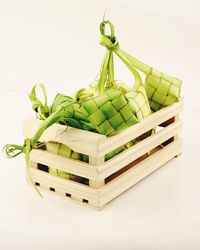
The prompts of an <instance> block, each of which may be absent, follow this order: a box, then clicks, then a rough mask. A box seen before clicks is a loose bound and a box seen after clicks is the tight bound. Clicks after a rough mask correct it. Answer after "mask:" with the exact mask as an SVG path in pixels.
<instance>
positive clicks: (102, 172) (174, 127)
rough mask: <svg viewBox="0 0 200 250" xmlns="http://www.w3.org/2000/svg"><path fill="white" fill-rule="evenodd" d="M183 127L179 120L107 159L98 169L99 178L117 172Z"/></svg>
mask: <svg viewBox="0 0 200 250" xmlns="http://www.w3.org/2000/svg"><path fill="white" fill-rule="evenodd" d="M181 128H182V122H181V121H180V120H177V121H176V122H175V123H172V124H171V125H169V126H168V127H166V128H163V129H162V130H160V131H159V132H157V133H156V134H154V135H151V136H150V137H148V138H146V139H144V140H143V141H141V142H139V143H137V144H136V145H134V146H132V147H131V148H129V149H127V150H126V151H124V152H122V153H121V154H119V155H117V156H115V157H114V158H113V159H111V160H109V161H107V162H106V163H105V164H104V165H101V166H98V167H97V171H98V172H99V179H100V180H101V179H105V178H106V177H108V176H110V175H111V174H113V173H115V172H116V171H118V170H119V169H121V168H123V167H124V166H126V165H127V164H129V163H130V162H132V161H134V160H136V159H137V158H139V157H140V156H142V155H144V154H145V153H147V152H148V151H150V150H152V149H153V148H155V147H157V146H158V145H160V144H161V143H163V142H164V141H166V140H167V139H169V138H171V137H173V136H175V135H177V134H178V133H179V132H180V131H181Z"/></svg>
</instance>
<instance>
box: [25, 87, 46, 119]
mask: <svg viewBox="0 0 200 250" xmlns="http://www.w3.org/2000/svg"><path fill="white" fill-rule="evenodd" d="M36 88H40V89H41V90H42V93H43V97H44V103H42V101H40V99H39V98H38V97H37V94H36ZM29 98H30V100H31V102H32V108H33V110H34V111H35V112H36V113H37V115H38V118H39V119H41V120H45V119H46V117H48V116H49V106H48V105H47V93H46V88H45V86H44V85H43V84H42V83H40V84H36V85H34V86H33V88H32V90H31V92H30V94H29Z"/></svg>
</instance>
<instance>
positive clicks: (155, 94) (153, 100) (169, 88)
mask: <svg viewBox="0 0 200 250" xmlns="http://www.w3.org/2000/svg"><path fill="white" fill-rule="evenodd" d="M107 24H108V25H109V27H110V29H111V33H113V34H114V26H113V24H112V23H111V22H110V21H103V22H102V23H101V25H100V31H101V39H100V44H101V45H103V46H105V47H106V48H107V49H108V50H110V51H112V52H114V53H115V54H116V55H118V56H119V57H120V58H121V60H122V61H123V62H124V63H125V64H126V65H127V67H128V68H129V69H130V70H133V69H138V70H139V71H141V72H143V73H144V74H145V75H146V78H145V90H146V93H147V96H148V99H149V103H150V107H151V108H152V110H153V111H157V110H159V109H161V108H163V107H165V106H169V105H171V104H173V103H174V102H176V101H178V100H179V98H180V92H181V86H182V81H181V80H180V79H178V78H176V77H173V76H170V75H168V74H165V73H162V72H161V71H159V70H157V69H154V68H153V67H150V66H148V65H146V64H144V63H143V62H141V61H139V60H138V59H136V58H134V57H133V56H131V55H129V54H128V53H126V52H125V51H123V50H121V49H120V47H119V44H118V41H117V39H116V37H115V36H114V35H113V36H108V35H105V26H106V25H107ZM112 30H113V31H112Z"/></svg>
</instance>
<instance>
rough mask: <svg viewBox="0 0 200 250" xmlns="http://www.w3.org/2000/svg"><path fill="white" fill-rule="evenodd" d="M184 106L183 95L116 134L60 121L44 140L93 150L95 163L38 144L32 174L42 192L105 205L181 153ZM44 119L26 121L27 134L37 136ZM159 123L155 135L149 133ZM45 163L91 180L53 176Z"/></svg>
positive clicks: (93, 205)
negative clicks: (109, 155) (124, 147)
mask: <svg viewBox="0 0 200 250" xmlns="http://www.w3.org/2000/svg"><path fill="white" fill-rule="evenodd" d="M182 109H183V100H180V101H179V102H177V103H174V104H173V105H171V106H169V107H166V108H163V109H162V110H160V111H158V112H156V113H153V114H152V115H150V116H149V117H147V118H145V119H144V120H142V121H141V122H140V123H138V124H136V125H134V126H132V127H129V128H127V129H126V130H124V131H122V132H121V133H120V134H118V135H115V136H112V137H106V136H104V135H100V134H97V133H92V132H89V131H84V130H80V129H76V128H72V127H68V129H66V126H63V125H60V124H55V125H53V126H52V127H50V128H48V129H47V130H46V131H45V133H44V134H43V136H42V137H41V141H49V140H50V141H56V142H59V143H63V144H66V145H68V146H69V147H70V148H72V149H73V150H74V151H76V152H79V153H82V154H86V155H89V163H85V162H82V161H78V160H72V159H68V158H65V157H63V156H60V155H56V154H53V153H50V152H47V151H46V150H42V149H33V150H32V151H31V156H30V157H31V175H32V178H33V180H34V182H35V183H36V185H37V186H38V188H39V189H40V190H42V191H45V192H48V193H51V194H54V195H59V196H62V197H64V198H65V199H68V200H69V199H70V200H74V201H76V202H78V203H81V204H84V205H87V206H89V207H91V208H94V209H96V210H100V209H102V208H103V207H104V206H105V205H106V204H107V203H108V202H109V201H111V200H113V199H114V198H115V197H117V196H118V195H119V194H121V193H122V192H124V191H125V190H127V189H129V188H130V187H132V186H133V185H134V184H136V183H137V182H139V181H140V180H142V179H143V178H144V177H146V176H148V175H149V174H151V173H152V172H153V171H155V170H156V169H158V168H159V167H161V166H162V165H163V164H165V163H166V162H168V161H169V160H170V159H172V158H173V157H176V156H178V155H179V154H180V153H181V139H180V138H179V136H178V134H179V132H180V131H181V128H182V122H181V120H180V119H179V118H178V115H179V113H180V112H181V111H182ZM40 124H41V121H40V120H37V119H35V118H29V119H26V120H25V121H24V123H23V131H24V136H25V137H32V136H33V134H34V133H35V131H36V130H37V129H38V127H39V125H40ZM155 127H156V133H155V134H152V135H151V134H150V133H148V132H149V131H150V130H151V129H153V128H155ZM142 135H143V136H142ZM144 135H145V136H144ZM138 136H141V137H140V138H141V139H142V140H141V141H140V142H138V143H137V144H135V145H133V146H132V147H130V148H129V149H127V150H125V151H123V152H122V153H120V154H118V155H117V156H115V157H114V158H112V159H110V160H108V161H104V158H105V157H104V156H105V154H106V153H108V152H111V151H112V150H114V149H116V148H117V147H119V146H121V145H124V144H126V143H127V142H129V141H131V140H133V139H134V138H137V137H138ZM41 164H42V165H41ZM40 166H54V167H56V168H57V169H61V170H64V171H66V172H68V173H71V174H74V175H77V176H81V177H84V178H86V179H87V180H88V185H86V184H82V183H79V182H76V181H73V180H67V179H63V178H62V177H58V176H53V175H51V174H49V173H48V172H45V171H44V170H45V168H43V169H42V168H41V167H40Z"/></svg>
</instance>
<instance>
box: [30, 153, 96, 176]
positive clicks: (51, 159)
mask: <svg viewBox="0 0 200 250" xmlns="http://www.w3.org/2000/svg"><path fill="white" fill-rule="evenodd" d="M30 159H31V161H33V162H37V163H41V164H44V165H47V166H54V167H55V168H57V169H60V170H64V171H66V172H69V173H72V174H75V175H78V176H82V177H85V178H88V179H91V180H99V176H98V172H97V170H96V167H95V166H92V165H89V164H87V163H84V162H81V161H76V160H73V159H70V158H66V157H64V156H61V155H57V154H54V153H50V152H48V151H46V150H41V149H33V150H32V151H31V153H30Z"/></svg>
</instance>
